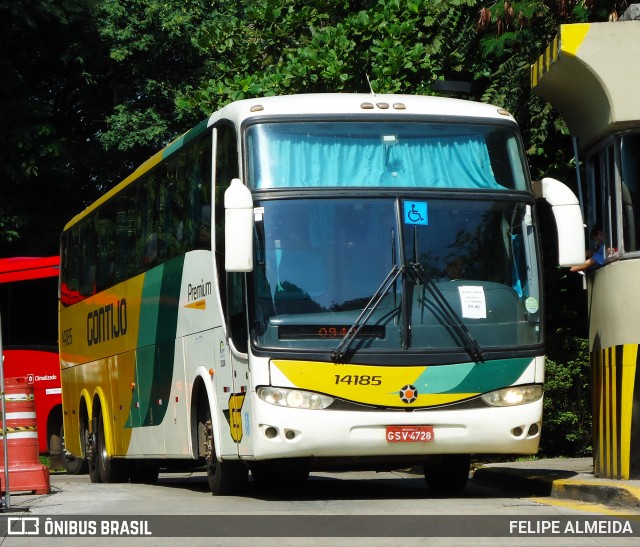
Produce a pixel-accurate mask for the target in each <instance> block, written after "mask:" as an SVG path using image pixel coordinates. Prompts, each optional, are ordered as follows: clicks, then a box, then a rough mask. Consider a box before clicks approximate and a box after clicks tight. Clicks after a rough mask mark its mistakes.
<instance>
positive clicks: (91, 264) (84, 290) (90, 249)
mask: <svg viewBox="0 0 640 547" xmlns="http://www.w3.org/2000/svg"><path fill="white" fill-rule="evenodd" d="M93 222H94V219H93V217H89V218H88V219H86V220H85V221H84V222H83V223H82V224H80V242H79V250H80V253H82V256H83V257H84V258H83V260H82V267H81V268H80V272H79V274H80V275H79V290H80V294H81V295H82V296H91V295H92V294H94V293H95V290H96V252H95V251H96V245H95V239H96V238H95V229H94V226H93Z"/></svg>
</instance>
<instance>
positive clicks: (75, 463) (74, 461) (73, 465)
mask: <svg viewBox="0 0 640 547" xmlns="http://www.w3.org/2000/svg"><path fill="white" fill-rule="evenodd" d="M59 438H60V459H61V460H62V467H64V469H65V471H66V472H67V474H68V475H83V474H85V473H86V472H87V467H88V466H87V461H86V460H83V459H82V458H76V457H75V456H73V455H71V454H69V453H68V452H67V451H66V450H65V448H64V426H60V437H59Z"/></svg>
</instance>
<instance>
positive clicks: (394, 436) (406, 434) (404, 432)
mask: <svg viewBox="0 0 640 547" xmlns="http://www.w3.org/2000/svg"><path fill="white" fill-rule="evenodd" d="M433 440H434V437H433V426H431V425H388V426H387V442H390V443H428V442H431V441H433Z"/></svg>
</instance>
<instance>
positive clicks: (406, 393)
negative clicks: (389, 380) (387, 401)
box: [400, 384, 418, 404]
mask: <svg viewBox="0 0 640 547" xmlns="http://www.w3.org/2000/svg"><path fill="white" fill-rule="evenodd" d="M417 398H418V390H417V389H416V387H415V386H412V385H411V384H407V385H406V386H404V387H403V388H402V389H400V399H402V402H403V403H406V404H411V403H413V401H415V400H416V399H417Z"/></svg>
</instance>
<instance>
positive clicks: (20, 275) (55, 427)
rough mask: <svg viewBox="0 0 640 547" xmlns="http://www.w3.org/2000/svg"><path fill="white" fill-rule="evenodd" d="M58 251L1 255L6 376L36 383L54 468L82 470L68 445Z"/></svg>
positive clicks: (39, 420) (41, 430)
mask: <svg viewBox="0 0 640 547" xmlns="http://www.w3.org/2000/svg"><path fill="white" fill-rule="evenodd" d="M59 266H60V258H59V257H58V256H50V257H16V258H2V259H0V313H1V314H2V345H3V357H4V375H5V378H14V377H25V378H27V382H28V383H29V384H31V385H33V391H34V398H35V407H36V425H37V427H38V445H39V450H40V454H48V455H49V461H50V467H51V468H52V469H55V468H60V467H64V468H65V469H66V470H67V472H69V473H79V472H80V471H82V463H83V462H82V460H78V459H75V458H73V457H72V456H69V455H68V454H66V453H65V451H64V437H63V432H62V396H61V391H60V360H59V356H58V347H57V307H56V306H57V302H56V300H57V298H56V297H57V283H58V273H59Z"/></svg>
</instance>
